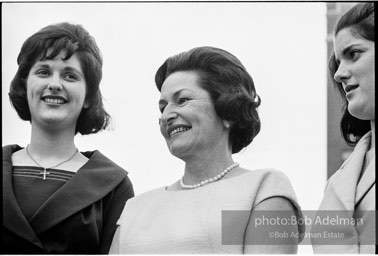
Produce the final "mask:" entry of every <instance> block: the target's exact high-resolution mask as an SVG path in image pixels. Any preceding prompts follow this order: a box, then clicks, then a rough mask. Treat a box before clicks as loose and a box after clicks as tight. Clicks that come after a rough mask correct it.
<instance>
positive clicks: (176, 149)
mask: <svg viewBox="0 0 378 256" xmlns="http://www.w3.org/2000/svg"><path fill="white" fill-rule="evenodd" d="M168 148H169V151H170V152H171V154H172V155H174V156H175V157H177V158H180V159H183V158H185V156H187V155H188V154H190V151H191V150H190V149H191V147H190V146H188V145H177V144H176V145H175V144H173V145H172V144H171V145H169V146H168Z"/></svg>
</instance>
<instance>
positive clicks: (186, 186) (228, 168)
mask: <svg viewBox="0 0 378 256" xmlns="http://www.w3.org/2000/svg"><path fill="white" fill-rule="evenodd" d="M238 166H239V163H234V164H232V165H230V166H229V167H227V168H226V170H224V171H223V172H221V173H220V174H218V175H217V176H215V177H213V178H210V179H207V180H204V181H201V182H200V183H198V184H195V185H185V184H184V176H182V178H181V179H180V185H181V188H182V189H195V188H199V187H202V186H203V185H206V184H209V183H212V182H215V181H217V180H220V179H222V178H223V177H224V176H225V175H226V174H227V173H228V172H229V171H231V170H232V169H234V168H236V167H238Z"/></svg>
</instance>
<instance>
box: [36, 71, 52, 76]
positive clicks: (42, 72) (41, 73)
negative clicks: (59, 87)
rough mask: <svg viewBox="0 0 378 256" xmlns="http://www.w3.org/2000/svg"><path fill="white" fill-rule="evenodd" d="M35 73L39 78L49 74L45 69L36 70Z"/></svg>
mask: <svg viewBox="0 0 378 256" xmlns="http://www.w3.org/2000/svg"><path fill="white" fill-rule="evenodd" d="M35 73H36V74H37V76H39V77H47V76H48V75H49V74H50V72H49V71H48V70H47V69H38V70H37V71H36V72H35Z"/></svg>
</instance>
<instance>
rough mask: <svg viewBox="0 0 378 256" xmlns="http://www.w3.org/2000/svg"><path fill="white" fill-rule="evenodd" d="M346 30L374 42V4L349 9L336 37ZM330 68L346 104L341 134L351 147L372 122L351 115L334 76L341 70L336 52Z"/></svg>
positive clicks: (335, 84)
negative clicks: (348, 29)
mask: <svg viewBox="0 0 378 256" xmlns="http://www.w3.org/2000/svg"><path fill="white" fill-rule="evenodd" d="M344 28H350V30H351V32H352V33H353V34H354V35H355V36H359V37H361V38H364V39H366V40H369V41H373V42H374V3H362V4H356V5H355V6H353V7H352V8H351V9H349V10H348V11H347V12H346V13H345V14H343V15H342V16H341V17H340V19H339V20H338V21H337V23H336V26H335V28H334V36H336V35H337V34H338V33H339V32H340V31H341V30H342V29H344ZM328 68H329V75H330V79H331V81H332V83H333V84H334V86H335V87H336V88H337V89H338V91H339V93H340V95H341V96H342V99H343V103H344V106H343V111H344V114H343V117H342V118H341V123H340V128H341V133H342V135H343V138H344V140H345V141H346V142H347V143H348V144H349V145H355V144H357V142H358V141H359V140H360V139H361V137H362V136H363V135H365V134H366V133H367V132H369V131H370V130H371V127H370V121H369V120H361V119H358V118H356V117H354V116H352V115H351V114H350V113H349V111H348V101H347V100H346V95H345V91H344V89H343V86H342V84H341V83H339V82H337V81H336V80H335V79H334V75H335V73H336V72H337V69H338V68H339V65H338V63H337V61H336V58H335V53H334V52H333V53H332V55H331V57H330V59H329V62H328Z"/></svg>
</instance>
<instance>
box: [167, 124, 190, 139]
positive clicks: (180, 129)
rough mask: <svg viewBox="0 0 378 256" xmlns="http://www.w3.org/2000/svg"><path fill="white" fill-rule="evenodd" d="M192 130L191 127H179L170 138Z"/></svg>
mask: <svg viewBox="0 0 378 256" xmlns="http://www.w3.org/2000/svg"><path fill="white" fill-rule="evenodd" d="M190 129H191V127H184V126H180V127H177V128H175V129H173V130H172V131H171V132H170V133H169V137H172V136H173V135H175V134H178V133H181V132H186V131H187V130H190Z"/></svg>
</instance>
